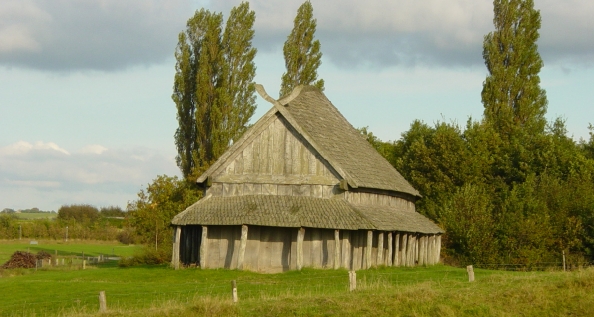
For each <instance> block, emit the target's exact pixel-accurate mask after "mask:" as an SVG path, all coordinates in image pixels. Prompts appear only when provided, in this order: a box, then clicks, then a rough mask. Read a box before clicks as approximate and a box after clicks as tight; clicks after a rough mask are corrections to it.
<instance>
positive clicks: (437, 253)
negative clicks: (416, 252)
mask: <svg viewBox="0 0 594 317" xmlns="http://www.w3.org/2000/svg"><path fill="white" fill-rule="evenodd" d="M435 245H436V249H437V252H436V256H437V259H436V261H435V263H436V264H437V263H439V260H440V257H441V235H438V236H437V239H436V241H435Z"/></svg>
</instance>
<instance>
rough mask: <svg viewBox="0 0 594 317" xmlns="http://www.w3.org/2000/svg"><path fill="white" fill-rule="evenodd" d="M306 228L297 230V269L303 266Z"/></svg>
mask: <svg viewBox="0 0 594 317" xmlns="http://www.w3.org/2000/svg"><path fill="white" fill-rule="evenodd" d="M304 236H305V228H299V229H298V231H297V270H301V269H302V268H303V237H304Z"/></svg>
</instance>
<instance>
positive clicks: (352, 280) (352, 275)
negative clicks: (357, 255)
mask: <svg viewBox="0 0 594 317" xmlns="http://www.w3.org/2000/svg"><path fill="white" fill-rule="evenodd" d="M355 289H357V273H356V272H355V271H349V291H351V292H352V291H354V290H355Z"/></svg>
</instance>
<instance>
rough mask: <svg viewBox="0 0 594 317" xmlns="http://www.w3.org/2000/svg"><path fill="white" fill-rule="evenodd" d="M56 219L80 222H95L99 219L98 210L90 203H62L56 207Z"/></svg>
mask: <svg viewBox="0 0 594 317" xmlns="http://www.w3.org/2000/svg"><path fill="white" fill-rule="evenodd" d="M58 219H60V220H75V221H77V222H80V223H88V222H95V221H96V220H97V219H99V210H98V209H97V207H94V206H91V205H84V204H83V205H63V206H61V207H60V209H58Z"/></svg>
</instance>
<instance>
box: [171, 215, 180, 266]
mask: <svg viewBox="0 0 594 317" xmlns="http://www.w3.org/2000/svg"><path fill="white" fill-rule="evenodd" d="M174 230H175V231H174V232H175V233H174V236H173V252H172V255H171V265H173V267H174V268H175V269H176V270H177V269H179V262H180V248H181V243H180V241H179V240H180V239H181V226H175V229H174Z"/></svg>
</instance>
